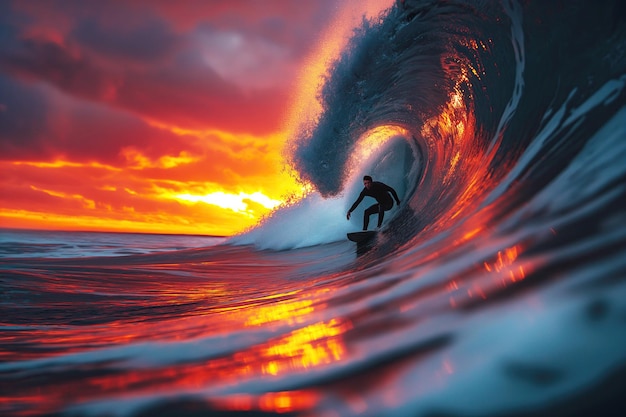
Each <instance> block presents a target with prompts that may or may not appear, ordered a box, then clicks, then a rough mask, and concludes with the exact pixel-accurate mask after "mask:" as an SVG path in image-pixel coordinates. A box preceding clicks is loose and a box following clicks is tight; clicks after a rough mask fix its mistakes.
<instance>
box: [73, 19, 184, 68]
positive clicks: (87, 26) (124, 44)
mask: <svg viewBox="0 0 626 417" xmlns="http://www.w3.org/2000/svg"><path fill="white" fill-rule="evenodd" d="M69 38H70V39H72V40H74V41H76V42H77V43H78V44H80V45H82V46H84V47H86V48H88V49H90V50H91V51H94V52H97V53H100V54H103V55H106V56H108V57H111V58H113V59H118V58H119V59H128V60H132V61H138V62H143V63H151V62H154V61H158V60H160V59H163V58H165V57H167V56H168V55H169V54H170V53H172V52H173V51H174V50H175V49H176V47H177V46H179V44H182V43H183V40H182V39H180V38H179V37H178V36H177V35H176V34H174V33H173V32H172V31H171V29H170V28H169V26H168V25H167V24H166V23H165V22H163V21H161V20H160V19H149V20H146V21H143V22H139V25H138V26H137V27H122V28H120V27H119V26H117V25H112V24H109V25H108V26H107V25H105V24H104V23H103V22H100V21H98V20H97V19H96V18H93V17H90V18H87V19H85V20H82V21H79V22H78V23H77V25H76V27H75V28H74V30H73V31H72V33H71V34H70V36H69Z"/></svg>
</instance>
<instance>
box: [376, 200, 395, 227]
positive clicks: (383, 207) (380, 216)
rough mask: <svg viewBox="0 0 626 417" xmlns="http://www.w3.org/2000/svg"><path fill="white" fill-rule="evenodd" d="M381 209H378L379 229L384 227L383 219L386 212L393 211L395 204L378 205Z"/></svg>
mask: <svg viewBox="0 0 626 417" xmlns="http://www.w3.org/2000/svg"><path fill="white" fill-rule="evenodd" d="M378 206H379V208H378V227H379V228H380V226H382V225H383V219H384V218H385V211H387V210H391V208H392V207H393V202H390V203H385V204H384V205H383V204H378Z"/></svg>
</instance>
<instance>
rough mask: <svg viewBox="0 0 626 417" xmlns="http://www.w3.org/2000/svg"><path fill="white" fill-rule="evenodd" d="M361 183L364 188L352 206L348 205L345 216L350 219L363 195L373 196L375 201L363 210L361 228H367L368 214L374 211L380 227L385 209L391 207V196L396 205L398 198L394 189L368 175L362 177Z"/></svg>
mask: <svg viewBox="0 0 626 417" xmlns="http://www.w3.org/2000/svg"><path fill="white" fill-rule="evenodd" d="M363 185H364V186H365V188H363V191H361V194H360V195H359V198H357V200H356V201H355V202H354V204H352V207H350V210H348V215H347V216H346V217H347V218H348V220H350V215H351V214H352V212H353V211H354V209H356V208H357V206H358V205H359V204H361V201H363V198H364V197H365V196H368V197H374V198H375V199H376V202H377V203H376V204H374V205H372V206H370V207H369V208H368V209H367V210H365V213H363V230H367V226H368V225H369V222H370V216H371V215H372V214H375V213H378V227H379V228H380V226H382V224H383V219H384V217H385V211H387V210H391V208H392V207H393V200H392V198H391V196H393V198H394V199H395V200H396V203H397V204H398V205H399V204H400V199H399V198H398V194H397V193H396V190H394V189H393V188H391V187H390V186H388V185H387V184H384V183H382V182H379V181H372V177H370V176H369V175H366V176H364V177H363ZM390 193H391V195H390Z"/></svg>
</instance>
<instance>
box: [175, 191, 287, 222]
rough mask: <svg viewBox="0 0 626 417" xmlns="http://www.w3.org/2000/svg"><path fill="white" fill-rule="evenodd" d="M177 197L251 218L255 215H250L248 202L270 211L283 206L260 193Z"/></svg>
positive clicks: (218, 193)
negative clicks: (243, 214)
mask: <svg viewBox="0 0 626 417" xmlns="http://www.w3.org/2000/svg"><path fill="white" fill-rule="evenodd" d="M175 197H176V198H177V199H180V200H184V201H189V202H192V203H197V202H202V203H205V204H211V205H214V206H218V207H221V208H224V209H229V210H232V211H234V212H237V213H245V214H248V215H250V216H253V214H251V213H250V210H249V208H248V202H247V201H251V202H254V203H257V204H260V205H262V206H263V207H265V208H267V209H270V210H271V209H274V208H276V207H278V206H279V205H280V204H282V202H281V201H279V200H274V199H272V198H269V197H268V196H266V195H265V194H263V193H262V192H260V191H256V192H254V193H252V194H248V193H244V192H239V194H231V193H225V192H223V191H215V192H213V193H209V194H205V195H193V194H177V195H176V196H175Z"/></svg>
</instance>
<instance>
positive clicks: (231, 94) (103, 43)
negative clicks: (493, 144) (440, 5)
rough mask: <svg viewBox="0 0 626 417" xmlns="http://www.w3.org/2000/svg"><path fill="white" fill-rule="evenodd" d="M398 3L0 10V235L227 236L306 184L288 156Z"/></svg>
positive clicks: (52, 2) (46, 3)
mask: <svg viewBox="0 0 626 417" xmlns="http://www.w3.org/2000/svg"><path fill="white" fill-rule="evenodd" d="M392 3H393V1H392V0H368V1H363V0H316V1H299V0H224V1H221V0H220V1H214V0H211V1H208V0H184V1H169V0H135V1H121V0H120V1H98V0H94V1H88V0H87V1H86V0H76V1H72V0H58V1H57V0H41V1H36V0H33V1H2V2H0V169H1V173H2V175H1V177H0V181H1V188H0V189H1V194H0V199H1V202H0V227H5V228H36V229H63V230H94V231H125V232H151V233H193V234H207V235H232V234H235V233H238V232H241V231H243V230H245V229H246V228H248V227H250V226H252V225H254V224H256V223H257V222H258V221H259V220H260V219H261V218H262V216H263V215H265V214H267V213H269V212H270V211H271V210H272V209H274V208H275V207H277V206H278V205H279V204H281V203H282V202H284V201H285V200H286V199H287V198H289V197H290V196H298V195H301V194H302V186H301V185H300V184H299V183H298V182H297V180H296V178H295V177H294V175H293V174H292V173H290V169H289V167H288V166H286V165H285V158H284V152H283V151H284V146H285V144H286V143H287V141H288V139H289V138H290V137H291V136H290V135H292V132H293V131H294V129H295V128H296V126H297V123H298V121H299V120H303V119H306V118H311V117H314V114H315V112H318V111H319V109H318V108H316V105H315V103H316V102H315V94H316V88H317V86H318V85H319V84H320V82H321V80H322V77H323V75H324V73H325V68H326V67H327V66H328V64H329V62H330V61H331V60H332V58H333V57H335V56H337V54H338V53H339V51H340V49H341V47H342V46H343V45H344V44H345V42H346V41H347V40H348V38H349V36H350V34H351V33H352V29H353V28H354V27H355V26H356V25H358V24H359V23H360V21H361V19H362V17H363V15H364V14H365V15H366V16H368V17H371V16H377V15H378V14H379V13H380V12H381V11H382V10H384V9H385V8H387V7H389V6H390V5H391V4H392Z"/></svg>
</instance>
